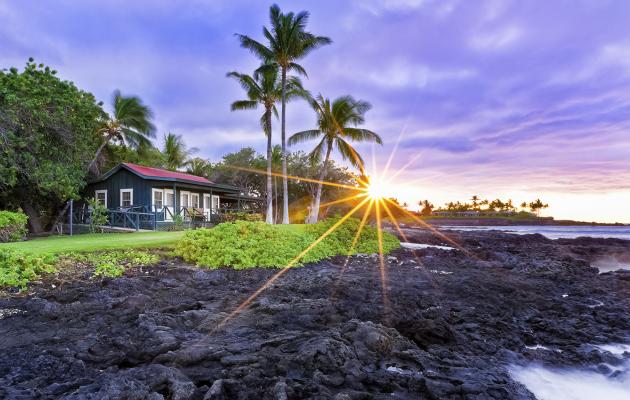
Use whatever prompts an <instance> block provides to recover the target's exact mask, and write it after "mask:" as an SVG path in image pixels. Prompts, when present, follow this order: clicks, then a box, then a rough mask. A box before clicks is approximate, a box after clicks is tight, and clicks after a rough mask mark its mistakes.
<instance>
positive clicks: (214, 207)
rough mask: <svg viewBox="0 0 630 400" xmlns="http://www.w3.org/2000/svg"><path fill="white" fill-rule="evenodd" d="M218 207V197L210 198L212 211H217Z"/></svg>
mask: <svg viewBox="0 0 630 400" xmlns="http://www.w3.org/2000/svg"><path fill="white" fill-rule="evenodd" d="M219 206H220V202H219V196H212V211H218V210H219Z"/></svg>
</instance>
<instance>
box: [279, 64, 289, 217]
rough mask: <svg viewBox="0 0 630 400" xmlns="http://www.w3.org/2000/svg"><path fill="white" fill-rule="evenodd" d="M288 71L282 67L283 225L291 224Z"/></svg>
mask: <svg viewBox="0 0 630 400" xmlns="http://www.w3.org/2000/svg"><path fill="white" fill-rule="evenodd" d="M286 86H287V69H286V67H282V131H281V132H282V133H281V135H282V205H283V208H282V223H283V224H288V223H289V183H288V179H287V140H286V130H285V129H286V106H287V99H286V89H287V87H286Z"/></svg>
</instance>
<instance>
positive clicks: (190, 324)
mask: <svg viewBox="0 0 630 400" xmlns="http://www.w3.org/2000/svg"><path fill="white" fill-rule="evenodd" d="M405 233H406V236H408V239H409V241H411V242H416V243H428V244H435V245H442V246H451V247H459V246H461V248H460V249H455V250H445V249H438V248H426V249H420V250H413V251H412V250H409V249H400V250H397V251H395V252H393V253H392V254H391V255H390V256H388V257H387V259H386V275H387V285H386V288H385V289H386V290H385V291H383V290H382V289H383V288H382V285H381V272H380V270H379V260H378V258H377V257H375V256H367V255H366V256H356V257H352V258H351V259H350V261H349V262H348V264H347V268H344V263H345V261H346V260H345V258H344V257H336V258H334V259H331V260H327V261H325V262H320V263H317V264H313V265H308V266H305V267H302V268H294V269H291V270H289V271H288V272H287V273H286V274H285V275H284V276H282V277H281V278H280V279H279V280H278V281H277V282H276V283H275V284H274V285H272V286H271V287H270V288H269V289H268V290H266V291H265V292H263V293H262V294H261V295H260V296H259V297H258V298H257V299H256V300H254V301H253V302H252V304H251V305H250V307H248V308H247V309H246V310H244V311H243V312H242V313H241V314H239V315H237V316H235V317H234V318H233V319H231V320H230V321H228V323H227V324H225V325H224V326H222V327H220V328H217V326H218V324H219V322H220V321H222V320H223V319H224V318H225V317H226V316H227V315H228V314H229V313H230V312H231V311H233V310H234V309H235V308H236V307H237V306H238V305H239V304H240V303H241V302H242V301H243V300H245V299H246V298H247V297H248V296H249V295H250V294H251V293H252V292H253V291H254V290H255V289H256V288H257V287H259V286H260V285H262V284H263V283H264V282H265V281H266V280H267V279H268V278H269V277H270V276H271V275H273V273H274V272H276V271H274V270H265V269H253V270H246V271H234V270H228V269H221V270H216V271H206V270H199V269H197V268H193V267H190V266H187V265H184V264H182V263H180V262H178V261H165V262H163V263H162V264H161V265H158V266H154V267H149V268H143V269H140V270H136V271H132V272H130V273H129V274H128V275H127V276H125V277H123V278H118V279H104V280H85V281H69V282H66V281H65V280H64V281H44V282H42V283H41V284H39V285H35V286H34V287H33V288H32V290H31V292H30V293H29V294H28V295H27V296H18V297H10V298H5V299H1V300H0V343H2V349H3V351H2V353H1V354H0V398H8V399H30V398H35V399H53V398H63V399H84V398H85V399H87V398H92V399H103V398H111V399H120V398H131V399H145V398H146V399H249V398H261V399H303V398H309V399H331V398H332V399H338V400H342V399H385V398H387V399H392V398H393V399H534V398H535V397H534V395H533V394H532V393H531V392H530V391H529V390H528V389H527V388H526V387H525V386H524V385H522V384H521V383H519V382H518V381H516V380H515V379H514V377H513V376H512V375H511V374H510V367H511V366H514V365H517V366H518V365H523V366H525V365H529V364H531V363H537V364H540V365H545V366H550V367H562V368H569V367H574V368H581V369H594V370H596V371H597V372H598V373H600V374H602V375H605V376H612V375H613V374H614V373H615V366H619V365H620V364H621V363H622V362H623V360H622V359H620V358H618V357H613V356H612V355H611V354H609V353H607V352H601V351H597V350H596V349H594V348H593V347H592V346H595V345H606V344H609V343H629V342H630V338H629V337H628V336H629V335H630V313H629V312H628V310H629V309H630V273H629V272H609V273H604V274H598V270H597V269H596V268H593V267H591V263H593V262H595V261H596V260H597V259H599V258H601V257H604V256H608V255H610V254H626V255H627V254H630V241H624V240H615V239H589V238H578V239H571V240H569V239H562V240H554V241H552V240H549V239H546V238H544V237H542V236H540V235H523V236H518V235H509V234H503V233H498V232H448V233H447V234H448V235H449V237H450V238H451V240H453V241H454V242H455V243H456V244H457V246H456V245H455V244H453V243H452V242H450V241H447V240H445V239H443V238H439V237H436V236H435V235H433V234H431V233H430V232H427V231H424V230H416V229H414V230H407V231H406V232H405ZM342 271H343V274H342ZM53 284H54V285H55V287H52V285H53ZM384 293H385V294H384ZM606 368H608V369H609V370H606ZM625 373H627V372H625Z"/></svg>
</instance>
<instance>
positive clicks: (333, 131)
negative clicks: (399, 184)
mask: <svg viewBox="0 0 630 400" xmlns="http://www.w3.org/2000/svg"><path fill="white" fill-rule="evenodd" d="M311 105H312V107H313V109H314V110H315V112H316V113H317V129H312V130H307V131H302V132H298V133H295V134H293V135H292V136H291V137H290V138H289V145H293V144H296V143H301V142H305V141H308V140H311V139H319V138H321V140H320V142H319V144H317V146H315V149H314V150H313V151H312V152H311V153H310V155H311V158H312V160H313V161H314V162H319V160H320V158H321V155H322V154H325V157H324V163H323V165H322V170H321V172H320V175H319V183H318V185H317V192H316V194H315V199H314V201H313V204H312V207H311V212H310V215H309V217H308V219H307V222H308V223H312V224H313V223H316V222H317V219H318V216H319V205H320V200H321V196H322V182H323V181H324V179H325V178H326V172H327V169H328V162H329V160H330V153H332V150H333V147H336V148H337V150H338V151H339V153H341V156H342V157H343V159H344V160H349V161H350V163H351V164H352V165H354V166H355V167H357V168H358V169H359V171H360V172H361V173H362V174H363V173H364V168H363V164H364V163H363V159H362V158H361V156H360V155H359V153H358V152H357V151H356V150H355V149H354V147H352V145H350V143H348V140H352V141H355V142H376V143H378V144H383V141H382V139H381V137H380V136H379V135H378V134H376V133H374V132H372V131H370V130H367V129H361V128H356V126H358V125H360V124H362V123H363V122H364V121H365V117H364V115H365V113H366V112H367V111H368V110H369V109H370V108H371V105H370V103H368V102H366V101H361V100H355V99H354V98H353V97H352V96H342V97H339V98H337V99H335V100H334V101H333V102H331V101H330V100H329V99H326V98H324V97H323V96H322V95H321V94H320V95H319V96H317V98H316V99H314V100H313V101H312V102H311Z"/></svg>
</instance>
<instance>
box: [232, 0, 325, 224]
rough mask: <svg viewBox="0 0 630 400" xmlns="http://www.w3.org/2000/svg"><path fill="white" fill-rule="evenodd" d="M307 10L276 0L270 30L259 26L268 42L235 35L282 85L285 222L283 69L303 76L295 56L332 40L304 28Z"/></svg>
mask: <svg viewBox="0 0 630 400" xmlns="http://www.w3.org/2000/svg"><path fill="white" fill-rule="evenodd" d="M308 18H309V13H308V12H306V11H301V12H299V13H297V14H294V13H292V12H289V13H287V14H284V13H282V12H281V11H280V7H278V6H277V5H276V4H274V5H272V6H271V8H270V9H269V19H270V22H271V31H270V30H269V29H267V27H263V34H264V36H265V39H267V41H268V45H267V46H265V45H264V44H262V43H260V42H258V41H256V40H254V39H252V38H250V37H249V36H246V35H237V36H238V38H239V40H240V42H241V46H242V47H244V48H246V49H249V50H250V51H251V52H252V53H253V54H254V55H256V56H257V57H259V58H260V59H261V60H263V61H264V62H265V65H266V67H265V69H267V68H269V67H271V66H274V65H275V66H277V67H279V68H280V71H281V85H282V94H281V101H282V110H281V115H282V116H281V121H282V122H281V127H282V128H281V137H282V156H283V157H282V174H283V180H282V186H283V195H284V196H283V199H284V208H283V214H282V223H283V224H288V223H289V193H288V191H289V190H288V179H287V176H286V175H287V149H286V129H285V128H286V100H287V96H286V95H287V72H288V71H296V72H297V73H298V74H301V75H304V76H306V70H305V69H304V68H303V67H302V66H301V65H299V64H297V63H296V61H297V60H299V59H301V58H304V57H305V56H306V55H308V54H309V53H310V52H311V51H313V50H315V49H317V48H319V47H321V46H324V45H327V44H330V43H332V40H330V38H327V37H325V36H315V35H313V34H312V33H309V32H307V31H306V24H307V23H308Z"/></svg>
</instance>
